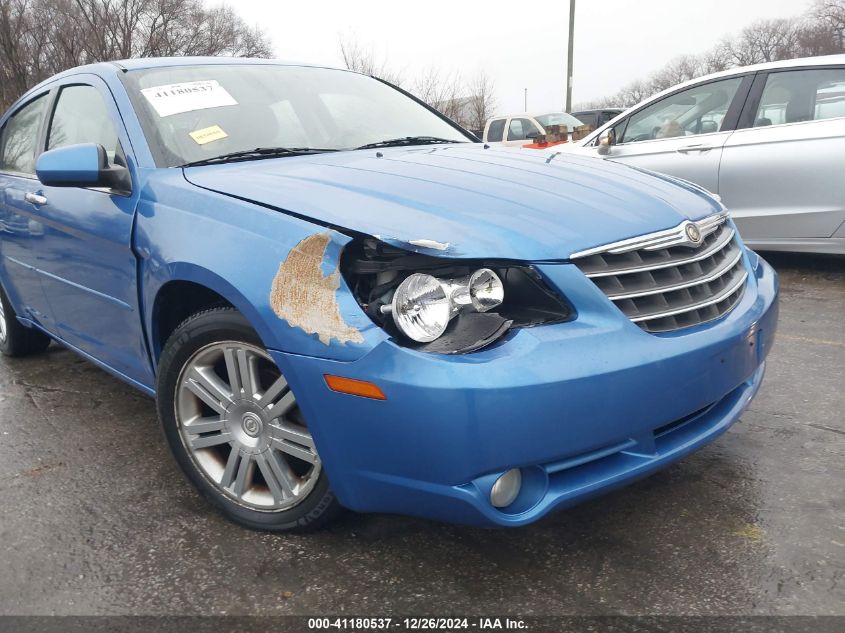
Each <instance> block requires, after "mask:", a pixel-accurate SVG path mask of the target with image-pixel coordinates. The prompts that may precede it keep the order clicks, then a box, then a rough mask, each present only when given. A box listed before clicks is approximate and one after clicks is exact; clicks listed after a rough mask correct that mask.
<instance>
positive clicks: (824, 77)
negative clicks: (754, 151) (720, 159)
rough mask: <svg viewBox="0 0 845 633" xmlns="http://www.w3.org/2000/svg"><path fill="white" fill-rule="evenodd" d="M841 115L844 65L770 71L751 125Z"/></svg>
mask: <svg viewBox="0 0 845 633" xmlns="http://www.w3.org/2000/svg"><path fill="white" fill-rule="evenodd" d="M840 117H845V68H819V69H808V70H791V71H786V72H774V73H770V74H769V76H768V77H767V78H766V86H765V88H763V94H762V96H761V98H760V105H759V106H758V108H757V114H756V116H755V117H754V127H765V126H768V125H781V124H784V123H801V122H804V121H821V120H824V119H833V118H840Z"/></svg>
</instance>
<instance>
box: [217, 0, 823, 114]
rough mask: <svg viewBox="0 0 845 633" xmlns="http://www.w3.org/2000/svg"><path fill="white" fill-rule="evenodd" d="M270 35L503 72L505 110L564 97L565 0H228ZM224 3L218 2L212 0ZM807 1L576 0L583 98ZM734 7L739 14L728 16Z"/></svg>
mask: <svg viewBox="0 0 845 633" xmlns="http://www.w3.org/2000/svg"><path fill="white" fill-rule="evenodd" d="M225 1H226V2H228V3H229V4H231V5H232V6H234V7H235V9H236V10H237V12H238V13H239V14H240V15H241V16H242V17H243V18H244V19H245V20H246V21H247V23H249V24H251V25H253V24H257V25H260V26H261V27H263V28H264V29H265V31H266V32H267V33H268V34H269V35H270V37H271V40H272V43H273V46H274V47H275V51H276V56H277V57H279V58H280V59H289V60H295V61H304V62H310V63H318V64H326V65H330V66H342V65H343V61H342V58H341V56H340V47H339V41H340V39H341V38H347V39H350V38H352V39H355V40H357V42H358V43H359V44H360V45H361V46H363V47H365V48H367V49H371V50H372V51H373V53H374V54H375V56H376V58H377V59H378V60H383V61H386V62H387V64H388V65H389V66H390V67H391V68H395V69H397V70H399V71H401V72H402V73H403V75H404V76H405V77H406V78H408V79H411V80H412V79H413V78H414V77H416V76H419V75H421V74H423V73H424V72H425V71H426V70H427V69H428V68H432V67H433V68H437V69H439V70H440V71H441V72H442V73H454V72H458V73H460V74H461V75H462V76H464V77H472V76H474V75H476V74H477V73H478V72H479V71H481V70H483V71H484V72H486V73H487V74H488V75H489V76H490V77H491V78H492V79H493V81H494V84H495V92H496V101H497V104H498V107H497V111H498V113H507V112H521V111H523V100H524V94H525V93H524V90H525V89H526V88H527V89H528V110H529V111H534V112H539V111H544V110H558V109H560V108H561V107H562V106H563V104H564V103H565V91H566V49H567V41H566V40H567V32H568V26H567V22H568V19H569V5H568V3H567V2H566V1H565V0H557V1H549V0H535V1H534V2H526V3H524V4H523V3H522V2H502V1H500V0H487V1H483V2H482V1H479V0H463V1H461V0H450V1H444V0H424V2H409V1H407V0H405V1H402V0H393V1H392V2H387V1H383V0H368V1H365V0H357V1H356V0H351V1H343V0H313V1H311V2H294V1H291V0H276V1H273V0H225ZM213 3H214V4H217V2H213ZM808 5H809V1H808V0H705V1H704V2H686V1H684V0H576V5H575V53H574V55H573V58H574V79H573V97H572V100H573V103H578V102H579V101H587V100H590V99H596V98H599V97H603V96H606V95H610V94H613V93H615V92H616V91H617V90H619V89H620V88H621V87H622V86H624V85H625V84H626V83H628V82H630V81H633V80H634V79H638V78H643V77H645V76H647V75H648V74H650V73H651V72H653V71H655V70H658V69H659V68H660V67H661V66H663V64H664V63H666V62H667V61H668V60H670V59H671V58H673V57H676V56H678V55H682V54H687V53H700V52H703V51H705V50H707V49H708V48H710V47H711V46H713V45H714V44H715V43H716V42H718V41H719V40H720V39H721V38H722V37H724V36H726V35H729V34H731V33H735V32H738V31H739V30H741V29H742V27H743V26H745V25H747V24H749V23H751V22H754V21H755V20H758V19H762V18H777V17H789V16H793V15H797V14H800V13H802V12H803V11H804V10H805V9H806V8H807V6H808ZM727 16H729V17H727Z"/></svg>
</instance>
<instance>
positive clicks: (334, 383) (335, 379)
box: [323, 374, 387, 400]
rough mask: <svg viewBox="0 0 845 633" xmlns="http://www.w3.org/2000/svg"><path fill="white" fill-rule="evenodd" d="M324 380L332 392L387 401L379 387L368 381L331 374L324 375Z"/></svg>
mask: <svg viewBox="0 0 845 633" xmlns="http://www.w3.org/2000/svg"><path fill="white" fill-rule="evenodd" d="M323 378H325V380H326V384H327V385H328V386H329V389H331V390H332V391H337V392H338V393H348V394H349V395H351V396H361V397H362V398H372V399H373V400H387V396H385V395H384V393H383V392H382V390H381V389H379V387H378V385H374V384H373V383H371V382H367V381H366V380H355V379H354V378H344V377H343V376H332V375H331V374H323Z"/></svg>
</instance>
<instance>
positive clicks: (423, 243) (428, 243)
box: [408, 240, 449, 251]
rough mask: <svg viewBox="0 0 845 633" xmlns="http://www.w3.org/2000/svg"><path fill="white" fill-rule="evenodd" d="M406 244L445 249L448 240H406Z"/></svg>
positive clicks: (439, 249)
mask: <svg viewBox="0 0 845 633" xmlns="http://www.w3.org/2000/svg"><path fill="white" fill-rule="evenodd" d="M408 244H411V245H413V246H419V247H420V248H433V249H434V250H437V251H445V250H446V249H447V248H449V242H435V241H434V240H408Z"/></svg>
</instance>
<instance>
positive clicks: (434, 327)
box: [391, 273, 451, 343]
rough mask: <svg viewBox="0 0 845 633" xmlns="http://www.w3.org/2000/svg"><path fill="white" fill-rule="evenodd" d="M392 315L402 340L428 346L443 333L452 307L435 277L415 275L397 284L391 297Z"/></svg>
mask: <svg viewBox="0 0 845 633" xmlns="http://www.w3.org/2000/svg"><path fill="white" fill-rule="evenodd" d="M391 312H392V313H393V322H394V323H396V327H398V328H399V330H401V332H402V333H403V334H404V335H405V336H407V337H408V338H410V339H411V340H414V341H417V342H418V343H429V342H431V341H433V340H434V339H436V338H438V337H439V336H440V335H441V334H443V332H445V331H446V327H447V326H448V325H449V319H450V318H451V305H450V301H449V297H448V296H447V295H446V291H445V290H444V288H443V286H442V285H441V284H440V281H438V280H437V278H436V277H433V276H432V275H425V274H422V273H416V274H413V275H411V276H410V277H408V278H407V279H405V281H403V282H402V283H401V284H399V287H398V288H397V289H396V292H395V293H394V294H393V302H392V304H391Z"/></svg>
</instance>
